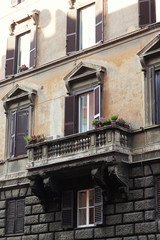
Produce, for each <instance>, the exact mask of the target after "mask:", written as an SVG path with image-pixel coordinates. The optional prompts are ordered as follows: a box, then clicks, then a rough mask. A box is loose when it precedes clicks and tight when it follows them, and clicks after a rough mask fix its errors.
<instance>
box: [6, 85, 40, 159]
mask: <svg viewBox="0 0 160 240" xmlns="http://www.w3.org/2000/svg"><path fill="white" fill-rule="evenodd" d="M17 90H21V91H22V94H20V95H17V96H16V95H14V93H16V91H17ZM36 93H37V91H36V90H33V89H29V88H26V87H23V86H19V85H18V84H17V85H16V86H15V87H14V88H13V89H11V91H10V92H9V93H8V94H6V95H5V96H4V97H3V98H2V101H3V107H4V109H5V114H6V130H5V151H4V158H5V159H10V131H11V118H10V116H11V113H12V112H14V111H17V110H22V109H26V108H28V109H29V129H28V135H29V136H30V135H32V134H33V129H34V106H35V96H36ZM13 95H14V96H13ZM25 156H26V154H25ZM15 158H19V156H18V157H15ZM15 158H14V159H15ZM12 159H13V158H12Z"/></svg>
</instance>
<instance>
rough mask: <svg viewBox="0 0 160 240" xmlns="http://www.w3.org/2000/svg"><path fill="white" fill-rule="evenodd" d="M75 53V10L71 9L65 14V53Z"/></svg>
mask: <svg viewBox="0 0 160 240" xmlns="http://www.w3.org/2000/svg"><path fill="white" fill-rule="evenodd" d="M75 51H77V10H76V9H71V10H69V11H68V13H67V35H66V53H67V54H70V53H73V52H75Z"/></svg>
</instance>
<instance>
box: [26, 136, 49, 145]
mask: <svg viewBox="0 0 160 240" xmlns="http://www.w3.org/2000/svg"><path fill="white" fill-rule="evenodd" d="M24 140H25V141H26V142H27V143H28V144H35V143H39V142H44V141H45V136H44V134H38V135H37V136H36V135H33V136H31V137H24Z"/></svg>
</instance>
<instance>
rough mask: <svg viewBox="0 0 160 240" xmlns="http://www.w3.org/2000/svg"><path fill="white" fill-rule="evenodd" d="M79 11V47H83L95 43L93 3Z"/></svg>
mask: <svg viewBox="0 0 160 240" xmlns="http://www.w3.org/2000/svg"><path fill="white" fill-rule="evenodd" d="M79 11H80V13H79V17H80V19H79V29H80V30H79V32H80V34H79V49H84V48H87V47H90V46H93V45H94V44H95V4H92V5H90V6H88V7H85V8H82V9H80V10H79Z"/></svg>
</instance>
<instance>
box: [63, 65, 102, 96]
mask: <svg viewBox="0 0 160 240" xmlns="http://www.w3.org/2000/svg"><path fill="white" fill-rule="evenodd" d="M105 71H106V69H105V68H104V67H102V66H99V65H95V64H91V63H86V62H80V63H79V64H78V65H77V66H76V67H75V68H73V70H72V71H71V72H70V73H68V74H67V75H66V76H65V77H64V79H63V80H64V81H65V85H66V88H67V91H68V93H69V94H73V93H75V92H78V91H82V90H84V89H87V88H92V87H95V86H97V85H102V84H103V78H104V72H105Z"/></svg>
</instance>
